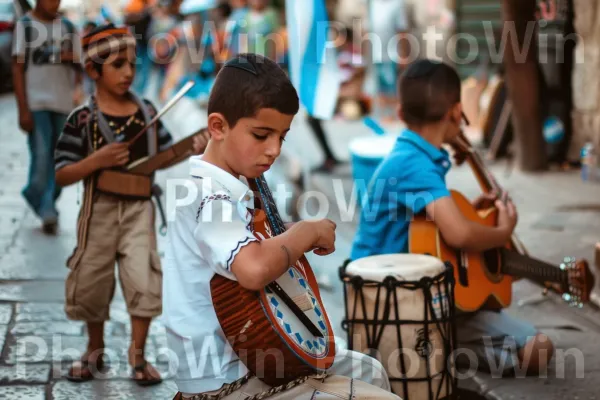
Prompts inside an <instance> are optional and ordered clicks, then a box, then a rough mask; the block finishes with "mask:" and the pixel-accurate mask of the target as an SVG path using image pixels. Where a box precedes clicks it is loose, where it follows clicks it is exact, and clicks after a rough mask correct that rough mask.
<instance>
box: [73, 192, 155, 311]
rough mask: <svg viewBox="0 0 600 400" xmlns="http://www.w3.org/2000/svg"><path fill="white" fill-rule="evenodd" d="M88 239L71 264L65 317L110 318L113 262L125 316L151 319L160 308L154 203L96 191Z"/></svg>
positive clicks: (113, 277) (113, 283) (113, 287)
mask: <svg viewBox="0 0 600 400" xmlns="http://www.w3.org/2000/svg"><path fill="white" fill-rule="evenodd" d="M92 207H93V209H92V215H91V217H90V221H89V228H88V236H87V243H84V244H81V243H79V244H78V245H79V246H82V245H83V246H85V248H84V250H83V255H82V257H81V259H80V261H79V262H78V263H77V264H76V265H74V266H70V268H71V271H70V273H69V276H68V277H67V283H66V297H67V299H66V306H65V311H66V313H67V316H68V318H69V319H73V320H83V321H88V322H101V321H106V320H108V319H109V306H110V302H111V300H112V297H113V295H114V291H115V283H116V282H115V263H117V264H118V266H119V280H120V282H121V287H122V289H123V294H124V296H125V301H126V303H127V310H128V311H129V314H130V315H132V316H136V317H155V316H158V315H160V314H161V312H162V300H161V290H162V271H161V265H160V257H159V255H158V252H157V250H156V235H155V230H154V204H153V203H152V201H151V200H129V199H121V198H118V197H114V196H111V195H107V194H103V193H99V192H96V193H95V194H94V202H93V205H92Z"/></svg>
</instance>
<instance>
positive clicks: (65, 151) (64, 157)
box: [54, 99, 173, 171]
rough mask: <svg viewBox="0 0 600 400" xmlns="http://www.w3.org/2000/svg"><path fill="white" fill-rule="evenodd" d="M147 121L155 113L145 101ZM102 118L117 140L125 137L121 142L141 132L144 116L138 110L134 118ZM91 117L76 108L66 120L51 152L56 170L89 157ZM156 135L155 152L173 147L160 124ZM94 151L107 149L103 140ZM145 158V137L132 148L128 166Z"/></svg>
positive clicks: (87, 109) (83, 107) (146, 151)
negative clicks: (89, 123) (120, 136)
mask: <svg viewBox="0 0 600 400" xmlns="http://www.w3.org/2000/svg"><path fill="white" fill-rule="evenodd" d="M144 104H145V105H146V107H147V110H148V114H149V118H153V117H154V116H155V115H156V113H157V111H156V108H155V107H154V106H153V105H152V103H151V102H150V101H148V100H146V99H144ZM103 116H104V118H105V119H106V120H107V121H108V123H109V124H110V125H111V127H112V129H113V132H114V133H115V136H116V137H119V135H122V136H124V138H123V139H124V140H128V139H130V138H133V137H134V136H135V135H136V134H137V133H138V132H139V131H140V130H141V129H143V128H144V123H145V121H144V115H143V112H142V110H138V111H137V112H136V113H135V114H134V115H129V116H111V115H107V114H103ZM90 117H91V111H90V109H89V107H87V106H85V105H83V106H80V107H78V108H76V109H75V110H74V111H73V112H71V114H70V115H69V117H68V118H67V122H66V124H65V127H64V129H63V132H62V134H61V135H60V137H59V139H58V142H57V144H56V150H55V152H54V162H55V169H56V170H57V171H58V170H59V169H61V168H63V167H65V166H67V165H70V164H75V163H77V162H79V161H81V160H83V159H84V158H86V157H87V156H89V155H90V154H89V148H88V144H87V143H88V138H87V136H86V135H87V124H88V121H89V119H90ZM156 129H157V134H158V151H159V152H160V151H163V150H166V149H168V148H169V147H170V146H171V145H172V144H173V138H172V136H171V134H170V133H169V131H168V130H167V129H166V128H165V126H164V125H163V124H162V123H161V122H160V120H159V121H158V122H157V124H156ZM98 138H99V140H98V144H97V149H100V148H101V147H102V146H104V145H106V141H104V140H102V139H103V137H102V136H101V135H98ZM147 155H148V136H147V135H144V136H142V137H141V138H140V139H139V140H137V141H136V142H135V143H134V144H133V146H131V152H130V157H129V162H134V161H136V160H138V159H140V158H143V157H146V156H147Z"/></svg>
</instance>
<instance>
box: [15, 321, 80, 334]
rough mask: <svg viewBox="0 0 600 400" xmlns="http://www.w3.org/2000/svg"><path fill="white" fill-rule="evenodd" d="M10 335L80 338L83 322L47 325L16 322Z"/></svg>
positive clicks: (53, 322) (54, 322)
mask: <svg viewBox="0 0 600 400" xmlns="http://www.w3.org/2000/svg"><path fill="white" fill-rule="evenodd" d="M10 333H11V334H12V335H15V336H46V335H61V336H81V335H82V334H83V322H81V321H65V322H57V321H52V323H48V324H40V323H38V322H17V323H16V324H15V325H14V326H13V327H12V329H11V330H10Z"/></svg>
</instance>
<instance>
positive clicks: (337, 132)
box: [0, 94, 600, 400]
mask: <svg viewBox="0 0 600 400" xmlns="http://www.w3.org/2000/svg"><path fill="white" fill-rule="evenodd" d="M15 107H16V105H15V100H14V97H13V96H12V95H11V94H7V95H4V96H2V97H0V121H1V125H0V126H1V129H0V140H1V142H2V146H0V160H2V161H1V162H2V165H1V168H0V182H2V186H1V187H0V226H1V230H0V249H1V250H0V348H1V349H2V352H1V355H0V398H27V399H74V398H92V399H127V398H170V396H172V395H174V393H175V391H176V390H175V385H174V384H173V382H172V381H171V380H169V379H168V378H169V365H168V359H167V358H166V357H164V354H165V348H166V343H165V336H164V330H163V328H162V326H161V323H160V318H159V319H158V320H156V321H154V322H153V327H152V330H151V337H150V339H149V343H148V360H149V361H150V362H157V365H158V366H159V369H160V371H161V372H162V373H163V374H165V376H166V378H167V380H166V381H165V382H164V383H163V384H161V385H159V386H156V387H153V388H148V389H142V388H140V387H138V386H137V385H136V384H135V383H133V382H131V381H129V380H128V379H127V376H128V367H127V362H126V348H127V343H128V332H129V323H128V315H127V312H126V309H125V306H124V302H123V299H122V296H121V294H120V292H119V291H117V294H116V296H115V299H114V301H113V305H112V308H111V321H110V322H109V323H108V324H107V325H106V333H107V335H108V336H107V339H106V344H107V347H108V348H109V349H110V350H111V351H113V352H114V353H112V354H113V357H111V370H110V372H109V373H108V374H107V379H96V380H94V381H91V382H87V383H82V384H75V383H71V382H68V381H67V380H65V379H64V378H62V377H61V374H64V373H65V372H66V369H67V366H68V364H69V361H70V360H72V359H75V358H77V357H78V356H79V355H80V352H82V351H83V350H84V349H85V346H86V338H85V336H84V333H85V332H84V329H85V327H84V325H83V324H82V323H80V322H74V321H68V320H66V317H65V314H64V311H63V301H64V279H65V277H66V275H67V268H66V267H65V261H66V259H67V257H68V256H69V255H70V254H71V252H72V250H73V248H74V246H75V242H76V240H75V239H76V238H75V235H76V233H75V232H76V227H75V225H76V218H77V212H78V208H79V203H78V199H79V198H80V197H81V188H80V187H79V188H78V186H77V185H74V186H71V187H68V188H66V189H65V190H64V192H63V195H62V196H61V198H60V200H59V203H58V205H59V210H60V227H59V234H58V235H57V236H56V237H49V236H46V235H44V234H43V233H42V232H41V230H40V228H39V222H38V221H37V220H36V218H35V217H34V215H33V214H32V213H31V211H30V210H28V209H27V208H26V206H25V203H24V202H23V200H22V199H21V197H20V190H21V188H22V186H23V184H24V182H25V178H26V175H27V165H28V155H27V154H28V153H27V147H26V138H25V136H24V135H23V134H22V133H21V132H20V130H19V128H18V124H17V111H16V108H15ZM205 118H206V117H205V112H204V111H203V110H201V109H199V108H198V107H197V106H196V104H195V103H194V102H193V101H191V100H189V99H185V100H182V101H181V102H180V103H178V104H177V105H176V106H175V107H174V108H173V109H172V110H171V111H170V112H169V113H168V114H167V115H166V116H165V118H164V121H165V124H166V125H167V126H168V128H169V129H170V130H171V132H172V133H173V135H174V136H175V138H176V139H177V138H183V137H185V136H187V135H189V134H191V133H193V132H195V131H196V130H198V129H199V128H200V127H202V126H203V123H204V121H205ZM325 126H326V129H327V132H328V136H329V138H330V140H331V142H332V144H333V147H334V150H335V152H336V155H338V156H339V158H340V159H342V160H348V159H349V152H348V142H349V141H351V140H352V139H353V138H356V137H360V136H368V135H373V134H372V133H371V132H370V131H369V129H368V128H366V127H365V126H364V125H363V124H361V123H360V122H344V121H339V120H334V121H329V122H327V123H326V124H325ZM394 129H396V128H394ZM283 153H284V154H283V156H282V160H281V161H282V162H281V163H280V166H279V169H276V170H275V171H274V175H275V176H274V178H273V182H284V181H285V180H284V179H285V178H284V176H285V175H286V174H284V173H283V172H284V171H282V169H283V167H284V166H289V165H292V166H294V165H299V164H304V165H308V166H317V165H319V164H320V162H321V161H322V155H321V153H320V150H319V147H318V145H317V143H316V141H315V140H314V138H313V136H312V133H311V131H310V130H309V129H308V127H307V126H306V124H305V123H304V118H303V116H302V114H300V115H299V116H298V117H297V118H296V119H295V120H294V123H293V127H292V131H291V132H290V134H289V136H288V139H287V140H286V142H285V145H284V151H283ZM287 170H288V169H286V171H287ZM290 170H292V171H293V170H294V169H293V168H292V169H290ZM492 170H493V171H494V172H495V173H496V174H497V178H498V179H499V181H500V182H501V184H503V185H504V186H505V187H506V189H507V190H509V191H510V193H511V196H512V197H513V199H514V201H515V203H516V205H517V206H518V211H519V215H520V219H519V225H518V228H517V233H518V235H519V237H520V238H521V239H522V241H523V242H524V244H525V246H526V247H527V249H528V250H529V252H530V253H531V254H532V255H534V256H536V257H538V258H540V259H543V260H546V261H549V262H553V263H559V262H560V261H561V260H562V258H563V257H564V256H575V257H584V258H587V259H588V260H589V261H590V262H591V261H593V258H594V254H593V253H594V244H595V243H596V241H598V227H599V226H600V213H599V212H598V211H599V210H600V203H599V199H600V196H599V194H600V186H598V185H597V184H596V185H594V184H592V183H583V182H581V180H580V178H579V176H578V173H577V172H558V171H550V172H545V173H540V174H524V173H521V172H519V171H518V170H514V171H513V172H512V173H511V174H510V175H509V176H508V175H507V167H506V165H505V164H497V165H493V166H492ZM185 173H186V165H185V163H182V164H180V165H178V166H176V167H174V168H172V169H170V170H167V171H164V172H161V173H159V175H158V181H159V182H161V183H162V184H163V187H164V183H165V180H166V179H169V178H177V177H183V176H185ZM333 179H339V180H341V181H342V182H343V185H344V187H345V188H346V190H345V196H346V200H348V199H350V197H351V193H350V190H351V188H352V181H351V169H350V166H349V165H348V164H346V165H342V166H340V167H338V168H337V169H336V171H335V172H334V173H333V174H332V175H324V174H312V175H311V176H310V177H309V178H308V179H306V181H307V184H308V186H307V188H306V189H307V190H315V191H320V192H322V193H324V194H325V195H327V196H328V198H329V199H330V200H331V201H330V204H331V208H330V210H329V213H328V215H327V216H328V217H329V218H331V219H333V220H336V222H337V223H338V230H337V232H338V237H337V242H336V248H337V251H336V252H335V253H334V254H332V255H330V256H327V257H317V256H314V255H309V259H310V262H311V264H312V266H313V268H314V269H315V270H316V272H317V275H318V276H319V280H320V282H321V284H322V289H321V290H322V294H323V296H324V300H325V302H326V306H327V311H328V314H329V315H330V317H331V319H332V324H333V326H334V329H335V330H336V335H337V336H338V337H339V338H340V343H341V344H342V345H343V341H344V339H345V333H344V331H343V330H342V329H341V320H342V319H343V318H344V303H343V295H342V284H341V282H340V280H339V278H338V268H339V267H340V266H341V264H342V263H343V262H344V260H345V259H346V258H347V257H348V255H349V252H350V245H351V241H352V238H353V234H354V231H355V228H356V218H354V219H353V220H352V221H350V222H342V221H341V220H340V213H339V210H337V209H336V208H335V205H336V204H338V203H337V202H336V200H335V198H334V189H333V188H334V185H333ZM449 185H450V186H451V187H452V188H456V189H459V190H461V191H463V192H464V193H465V194H467V195H468V196H469V197H475V196H476V195H477V194H478V188H477V185H476V183H475V180H474V178H473V177H472V176H471V173H470V170H469V169H468V167H458V168H456V169H455V170H453V171H452V172H451V173H450V175H449ZM308 210H309V213H310V212H311V209H310V207H309V209H308ZM164 241H165V238H164V237H160V238H159V247H160V249H163V248H164ZM541 292H542V290H541V288H540V287H539V286H536V285H534V284H532V283H530V282H528V281H525V280H523V281H520V282H518V283H517V284H515V285H514V294H515V297H514V301H513V305H512V307H511V308H510V312H511V313H513V314H515V315H518V316H520V317H522V318H524V319H527V320H530V321H531V322H533V323H534V324H535V325H536V327H537V328H539V329H541V330H542V331H543V332H545V333H547V334H548V335H549V336H550V337H551V338H552V339H553V340H554V341H555V342H556V344H557V348H558V349H559V350H561V351H563V352H564V353H566V354H567V356H566V357H564V356H563V357H560V358H559V357H557V358H555V361H553V362H552V363H551V367H550V371H549V372H548V376H547V377H543V378H537V377H532V378H525V379H522V378H513V379H510V378H508V379H502V380H501V379H492V378H491V377H490V376H489V375H487V374H483V373H478V374H477V375H475V376H474V377H473V378H472V379H466V380H463V381H461V385H463V386H466V387H469V388H471V389H472V390H477V391H480V392H481V393H484V394H486V395H487V396H488V397H489V398H494V399H521V398H523V399H531V398H534V397H539V398H543V399H582V400H583V399H589V400H593V399H596V398H598V397H599V396H598V390H597V387H598V386H597V382H598V380H599V379H600V354H599V353H598V351H597V349H598V346H599V345H600V313H598V312H597V311H596V310H595V308H594V307H593V306H591V305H590V306H586V307H585V308H583V309H573V308H570V307H568V306H567V305H565V304H564V303H563V302H562V301H561V300H560V299H559V298H558V296H555V295H552V294H551V295H549V296H546V297H544V296H542V295H541ZM578 351H579V352H578ZM573 354H575V355H573ZM577 354H582V355H583V359H578V358H577V357H576V355H577Z"/></svg>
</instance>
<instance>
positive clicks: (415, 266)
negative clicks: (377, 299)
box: [346, 254, 446, 282]
mask: <svg viewBox="0 0 600 400" xmlns="http://www.w3.org/2000/svg"><path fill="white" fill-rule="evenodd" d="M445 268H446V267H445V265H444V263H443V262H442V261H441V260H440V259H438V258H435V257H432V256H427V255H423V254H383V255H378V256H369V257H364V258H360V259H358V260H354V261H352V262H351V263H349V264H348V266H347V267H346V273H347V274H348V275H350V276H360V277H361V278H363V279H365V280H370V281H375V282H383V281H384V280H385V278H387V277H388V276H393V277H394V278H396V279H397V280H399V281H418V280H419V279H421V278H423V277H424V276H430V277H433V276H436V275H439V274H440V273H441V272H443V271H444V269H445Z"/></svg>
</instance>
